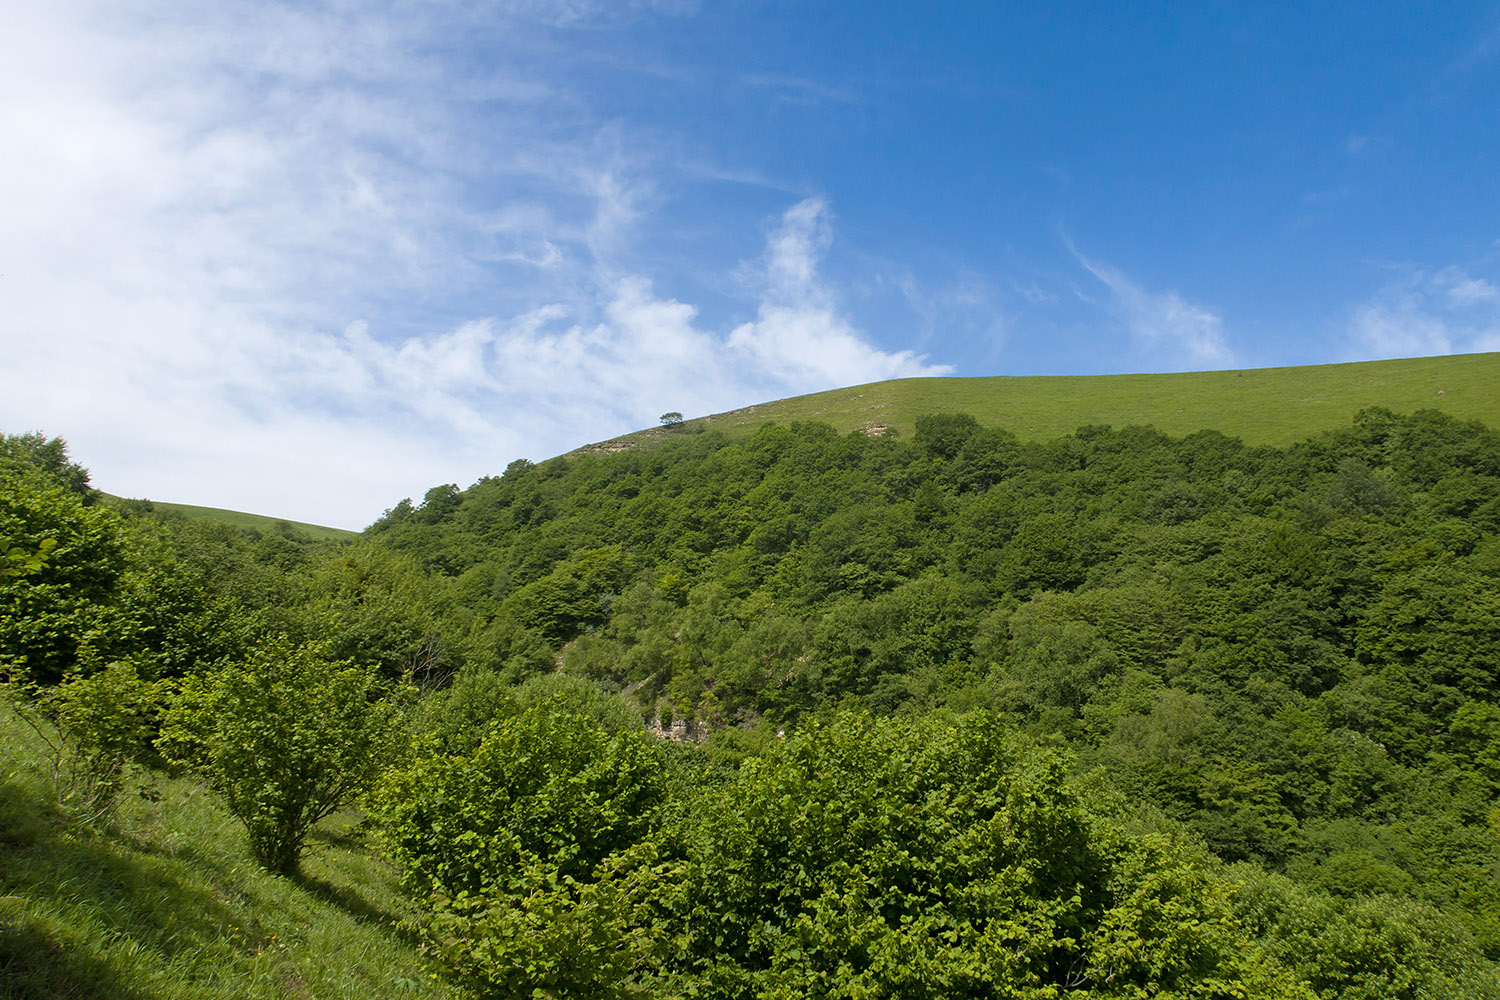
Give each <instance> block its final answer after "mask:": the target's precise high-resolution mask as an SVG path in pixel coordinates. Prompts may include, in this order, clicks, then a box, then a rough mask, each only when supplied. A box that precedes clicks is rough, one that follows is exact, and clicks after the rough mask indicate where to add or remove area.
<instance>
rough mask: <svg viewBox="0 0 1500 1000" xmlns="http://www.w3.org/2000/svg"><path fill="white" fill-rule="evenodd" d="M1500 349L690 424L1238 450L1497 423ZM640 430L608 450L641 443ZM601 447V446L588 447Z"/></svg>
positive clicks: (910, 396)
mask: <svg viewBox="0 0 1500 1000" xmlns="http://www.w3.org/2000/svg"><path fill="white" fill-rule="evenodd" d="M1497 390H1500V353H1491V354H1462V355H1450V356H1446V357H1437V358H1409V359H1403V360H1398V361H1361V362H1355V363H1352V364H1340V365H1309V366H1303V367H1297V368H1256V369H1248V370H1243V371H1222V372H1182V373H1174V374H1166V375H1070V376H1043V375H1038V376H1023V377H1009V376H997V377H992V378H907V379H894V380H892V381H889V382H873V383H870V384H869V385H858V386H853V387H850V388H847V389H832V390H829V391H828V392H818V393H813V394H811V395H808V396H794V397H792V398H790V399H782V400H777V401H775V402H769V403H759V404H756V405H755V406H747V407H745V408H743V409H739V410H731V411H729V412H727V413H718V414H714V415H712V416H707V417H703V418H701V419H698V420H694V421H693V423H694V424H695V425H700V426H702V427H705V428H711V429H713V430H719V431H723V432H725V433H727V434H730V435H738V434H749V433H751V432H753V431H754V430H755V429H757V428H759V427H761V426H763V425H764V424H767V423H783V424H784V423H790V422H791V421H794V420H815V421H821V422H823V423H827V424H831V425H832V426H833V427H834V428H835V429H837V430H839V431H840V432H844V433H847V432H849V431H853V430H859V429H870V430H874V429H878V428H880V427H892V428H895V429H896V430H897V431H898V432H900V433H901V434H907V435H909V434H911V433H912V430H913V429H914V426H915V421H916V418H917V417H919V416H922V415H924V414H928V413H968V414H971V415H972V416H974V417H975V418H976V419H978V421H979V422H980V423H981V424H984V425H985V426H987V427H1004V428H1005V429H1007V430H1009V431H1011V432H1012V433H1014V434H1015V435H1016V436H1017V437H1019V438H1021V439H1022V440H1023V441H1041V440H1046V439H1049V438H1054V437H1057V436H1059V435H1062V434H1068V433H1071V432H1072V431H1074V430H1076V429H1077V428H1078V427H1081V426H1084V425H1087V424H1107V425H1110V426H1114V427H1127V426H1132V425H1141V424H1150V425H1151V426H1153V427H1155V428H1156V429H1157V430H1159V431H1162V432H1164V433H1167V434H1171V435H1176V436H1180V435H1184V434H1191V433H1192V432H1194V431H1199V430H1216V431H1221V432H1223V433H1225V434H1228V435H1231V436H1233V437H1238V438H1240V439H1242V440H1243V441H1245V442H1246V443H1247V444H1269V445H1286V444H1290V443H1292V442H1293V441H1297V440H1300V439H1302V438H1305V437H1309V436H1311V435H1313V434H1317V433H1319V432H1320V431H1325V430H1329V429H1331V428H1334V427H1340V426H1343V425H1344V424H1346V423H1347V422H1348V420H1349V418H1350V417H1351V416H1353V415H1354V414H1355V413H1357V412H1358V411H1359V410H1361V409H1364V408H1365V407H1370V406H1383V407H1385V408H1386V409H1389V410H1394V411H1396V412H1398V413H1412V412H1414V411H1416V410H1421V409H1435V410H1441V411H1442V412H1444V413H1447V414H1450V415H1452V416H1454V417H1458V418H1460V419H1464V420H1480V421H1483V422H1485V423H1487V424H1491V425H1495V424H1500V391H1497ZM661 433H664V432H663V431H661V430H660V429H652V430H648V431H639V432H637V433H636V434H633V435H627V436H626V437H624V438H617V439H615V440H614V441H612V442H606V445H609V444H616V445H619V444H624V443H626V442H630V441H636V440H640V439H642V438H646V439H649V438H650V437H651V436H654V435H659V434H661ZM595 447H599V446H595Z"/></svg>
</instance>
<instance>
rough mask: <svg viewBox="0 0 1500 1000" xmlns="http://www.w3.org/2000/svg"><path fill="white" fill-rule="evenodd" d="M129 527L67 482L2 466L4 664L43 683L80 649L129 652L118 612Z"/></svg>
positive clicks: (0, 654) (0, 628)
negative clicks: (21, 668)
mask: <svg viewBox="0 0 1500 1000" xmlns="http://www.w3.org/2000/svg"><path fill="white" fill-rule="evenodd" d="M124 532H125V528H124V525H123V524H122V523H121V520H120V518H119V517H118V516H117V515H116V514H114V512H112V511H110V510H108V509H107V508H104V507H101V506H98V505H92V506H91V505H88V504H85V502H84V498H83V497H82V496H80V495H79V493H78V492H77V491H75V490H74V489H72V488H71V487H70V486H69V485H67V484H66V483H64V482H59V481H57V480H54V479H51V478H49V477H47V476H45V475H43V474H41V473H39V472H36V471H33V470H30V469H17V468H6V467H0V550H3V554H4V557H5V570H6V571H5V572H4V573H0V664H7V663H10V664H24V665H25V666H26V668H27V669H28V670H29V671H30V673H31V676H32V677H33V678H34V679H35V680H37V681H38V682H40V683H53V682H55V681H57V680H58V679H59V678H61V677H62V675H63V674H64V673H65V672H66V671H68V670H70V669H72V668H73V667H74V666H75V664H76V662H77V658H78V654H79V650H80V649H82V648H94V649H96V650H99V651H101V652H103V653H105V654H106V655H108V654H110V653H113V652H117V651H121V650H122V649H123V648H124V647H126V646H127V645H128V640H129V632H130V626H129V622H128V620H126V619H123V618H122V616H121V615H120V614H119V613H118V610H117V607H116V601H117V595H118V591H119V587H120V584H121V580H122V577H123V575H124V573H125V569H126V563H125V551H124Z"/></svg>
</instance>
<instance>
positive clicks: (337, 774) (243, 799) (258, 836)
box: [158, 640, 402, 874]
mask: <svg viewBox="0 0 1500 1000" xmlns="http://www.w3.org/2000/svg"><path fill="white" fill-rule="evenodd" d="M382 694H383V692H382V689H381V685H380V682H379V679H378V676H377V674H376V671H375V669H374V668H371V667H358V666H354V665H353V664H352V663H350V662H348V661H344V662H342V663H330V662H328V661H327V660H326V659H325V658H324V656H323V655H322V651H321V650H320V649H319V648H318V647H314V646H303V647H293V646H291V645H290V644H289V643H287V642H286V641H285V640H283V641H280V642H277V643H273V644H271V645H268V646H266V647H263V648H261V649H260V650H258V651H257V652H256V653H255V654H254V655H252V656H251V657H250V659H249V660H248V661H246V662H245V663H242V664H238V665H236V666H232V667H228V668H225V669H223V670H220V671H217V672H215V673H213V674H211V675H207V676H197V677H190V678H188V679H187V680H186V681H185V682H184V683H183V687H182V691H181V693H180V694H179V695H178V696H177V697H176V698H175V699H174V700H173V701H172V703H171V704H170V705H169V707H168V709H167V711H166V713H165V715H164V719H163V725H162V735H161V739H160V740H159V741H158V746H159V747H160V749H161V751H162V753H163V755H164V756H166V757H167V758H168V759H169V760H172V761H174V762H177V763H181V764H185V765H187V766H189V767H191V768H192V769H193V770H195V771H196V772H197V773H198V774H200V775H201V776H202V777H203V779H204V780H205V781H206V782H207V783H208V785H209V786H210V787H211V788H213V789H214V790H215V791H216V792H218V793H219V794H221V795H222V796H223V797H224V799H225V801H226V802H227V803H228V804H229V808H230V810H231V811H232V812H233V813H234V814H235V815H236V816H237V817H239V819H240V821H241V822H243V823H244V824H245V829H246V831H247V832H248V833H249V835H250V849H251V851H252V852H253V853H254V855H255V857H256V859H257V860H258V861H260V863H261V864H263V865H264V866H265V867H266V868H267V869H269V870H270V871H272V872H276V873H278V874H289V873H291V872H293V871H295V870H296V868H297V864H298V861H299V859H300V858H301V855H302V847H303V841H304V840H305V838H306V837H307V833H308V831H309V830H310V829H312V827H313V825H314V824H315V823H317V822H318V821H319V820H321V819H323V818H324V817H326V816H328V815H329V814H330V813H332V812H333V811H334V810H336V809H338V808H339V807H340V806H342V805H344V804H346V803H348V802H349V801H351V800H352V799H354V798H355V797H356V796H358V795H359V794H360V793H362V792H363V791H364V790H365V789H366V788H367V787H368V786H369V784H370V783H371V781H373V780H374V778H375V776H376V775H377V774H378V773H379V772H380V771H381V770H382V768H384V767H385V766H386V765H387V764H388V763H389V762H390V761H391V760H392V759H393V757H394V753H395V751H396V749H397V748H398V746H399V740H400V737H401V735H402V727H401V725H400V723H401V715H402V713H401V711H400V708H401V705H400V701H401V698H400V697H392V696H386V697H382Z"/></svg>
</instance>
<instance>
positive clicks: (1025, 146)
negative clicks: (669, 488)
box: [0, 0, 1500, 527]
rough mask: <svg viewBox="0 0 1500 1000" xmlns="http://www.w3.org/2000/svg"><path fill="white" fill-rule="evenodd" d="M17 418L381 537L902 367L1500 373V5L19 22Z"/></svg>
mask: <svg viewBox="0 0 1500 1000" xmlns="http://www.w3.org/2000/svg"><path fill="white" fill-rule="evenodd" d="M18 2H19V6H18V8H17V9H16V10H15V11H14V12H10V13H8V14H7V25H6V30H5V32H4V33H3V34H0V150H3V151H4V152H0V192H3V194H0V429H3V430H5V431H8V432H17V431H23V430H29V429H40V430H43V431H45V432H47V433H49V434H61V435H63V436H65V437H67V438H68V439H69V441H70V442H71V444H72V446H73V451H74V454H75V456H76V457H78V458H79V459H80V460H81V461H83V462H84V463H85V464H86V465H88V466H89V467H90V468H91V469H92V470H93V471H94V478H95V482H96V484H97V485H99V486H101V487H102V488H104V489H108V490H110V491H112V492H116V493H122V494H126V495H135V496H150V497H153V498H156V499H162V500H175V501H180V502H189V503H201V504H209V505H214V506H225V507H232V508H237V509H245V510H253V511H258V512H265V513H272V514H277V515H280V516H286V517H293V518H298V519H303V520H312V521H318V522H322V523H331V524H337V525H343V526H349V527H360V526H362V525H364V524H366V523H368V522H369V521H370V520H371V519H373V518H374V517H375V516H377V515H378V514H379V513H380V511H381V510H382V509H384V508H386V507H389V506H391V505H393V504H394V503H395V502H396V501H398V500H400V499H401V498H402V497H404V496H415V497H420V496H421V494H422V493H423V492H424V491H425V490H426V489H427V488H428V487H429V486H431V485H434V484H436V483H441V482H457V483H459V484H460V485H466V484H467V483H469V482H471V481H473V480H474V479H475V478H477V477H479V476H481V475H485V474H492V473H496V472H498V471H500V470H501V469H503V468H504V467H505V465H506V464H507V463H508V462H509V461H511V460H512V459H514V458H519V457H527V458H532V459H541V458H545V457H548V456H550V455H553V454H557V453H559V452H562V451H566V450H568V449H570V448H573V447H576V446H577V445H580V444H583V443H587V442H590V441H595V440H600V439H604V438H607V437H611V436H613V435H616V434H619V433H622V432H625V431H628V430H631V429H635V428H638V427H642V426H649V425H651V424H653V423H655V422H656V418H657V416H658V415H659V414H661V413H662V412H664V411H666V410H680V411H683V412H685V413H687V414H689V415H694V414H701V413H708V412H716V411H721V410H726V409H731V408H734V407H737V406H742V405H745V404H748V403H752V402H755V401H758V400H764V399H770V398H778V397H782V396H787V395H794V394H798V393H803V392H811V391H816V390H819V389H825V388H831V387H834V386H838V385H850V384H857V383H861V382H867V381H873V380H876V379H880V378H888V377H896V376H903V375H936V374H957V375H1006V374H1016V375H1023V374H1024V375H1034V374H1057V375H1064V374H1093V373H1110V372H1134V371H1180V370H1197V369H1206V368H1226V367H1235V368H1237V367H1261V366H1274V365H1294V364H1312V363H1322V362H1333V361H1347V360H1362V359H1372V358H1380V357H1400V356H1419V355H1429V354H1440V353H1453V352H1465V351H1481V350H1500V180H1497V178H1500V5H1496V4H1495V3H1475V4H1461V3H1445V4H1420V5H1419V4H1409V5H1402V4H1372V3H1363V4H1354V3H1347V4H1255V5H1249V4H1222V3H1192V4H1187V3H1183V4H1154V5H1149V6H1148V5H1130V6H1129V7H1127V6H1126V5H1102V4H1093V3H1089V4H1085V3H1064V2H1053V3H1046V4H1042V3H1035V4H1030V3H1028V4H1020V3H1011V4H1000V3H953V4H937V5H915V4H904V3H903V4H897V3H873V2H864V3H857V4H856V3H809V2H803V3H755V2H738V3H710V2H706V0H705V2H701V3H694V2H687V0H661V2H656V3H647V2H636V3H627V2H617V3H604V2H590V0H524V2H515V3H493V4H475V3H456V2H455V3H449V2H443V0H413V2H397V3H357V2H333V3H305V4H284V3H276V2H274V0H257V2H238V0H231V2H218V3H207V4H188V3H181V2H179V3H161V2H156V0H110V2H96V0H18Z"/></svg>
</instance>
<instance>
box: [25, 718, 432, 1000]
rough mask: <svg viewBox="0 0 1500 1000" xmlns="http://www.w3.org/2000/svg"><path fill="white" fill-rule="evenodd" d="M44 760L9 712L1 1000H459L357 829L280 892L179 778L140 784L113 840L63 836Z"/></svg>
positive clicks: (339, 832) (321, 844)
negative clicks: (431, 962) (422, 956)
mask: <svg viewBox="0 0 1500 1000" xmlns="http://www.w3.org/2000/svg"><path fill="white" fill-rule="evenodd" d="M44 751H45V746H44V745H43V744H42V742H41V740H40V739H39V738H38V737H37V734H36V733H34V732H32V731H31V730H30V729H28V727H26V726H25V725H24V724H22V723H21V721H20V720H19V719H18V718H17V717H16V715H15V713H14V711H13V709H12V708H11V706H10V704H9V702H8V701H5V700H4V699H0V998H3V1000H22V998H25V1000H32V998H38V1000H40V998H44V997H45V998H53V997H77V998H94V997H98V998H106V997H107V998H118V1000H147V998H161V1000H181V998H204V1000H217V998H221V997H222V998H225V1000H229V998H245V997H250V998H293V997H295V998H349V1000H355V998H391V997H432V998H437V997H451V996H453V994H452V993H451V992H450V991H449V990H448V989H447V988H446V987H445V986H443V985H442V984H441V983H438V982H436V981H435V980H433V979H432V978H431V977H430V976H429V975H428V974H426V973H425V972H424V971H423V970H422V969H421V967H420V964H419V961H418V956H417V953H416V949H415V947H414V945H413V943H412V941H411V940H410V938H409V936H408V935H407V933H406V932H405V931H404V930H403V928H402V921H404V920H405V919H407V918H408V917H409V916H410V913H409V911H408V910H407V909H406V908H405V902H404V900H403V897H402V896H401V895H400V893H399V891H398V889H397V885H396V879H395V873H394V872H392V871H391V870H390V868H389V867H388V866H387V865H386V864H385V863H384V862H383V861H382V860H381V859H379V858H378V857H376V856H374V855H373V854H372V853H371V852H369V851H368V850H367V849H366V848H365V847H364V845H363V842H362V838H361V837H360V836H359V832H358V828H357V826H355V821H356V819H357V817H356V816H354V815H353V814H348V813H346V814H342V815H339V816H335V817H331V818H330V819H329V820H328V821H326V822H325V823H324V824H322V825H321V826H320V827H319V828H318V829H317V830H316V831H315V832H314V835H313V838H312V842H311V843H312V848H311V850H310V851H309V852H308V855H307V856H306V859H305V861H304V864H303V868H302V874H301V875H300V876H299V877H297V878H278V877H275V876H272V875H269V874H267V873H266V872H265V871H263V870H261V869H260V868H258V867H257V866H256V865H255V863H254V862H253V861H252V860H251V859H250V855H249V851H248V847H247V844H246V839H245V834H244V830H243V828H241V827H240V825H239V823H238V822H237V821H236V820H235V819H234V818H233V817H232V816H230V815H229V813H228V812H227V811H226V810H225V809H224V808H223V806H222V805H221V804H220V803H219V802H218V801H217V800H216V799H215V798H214V797H213V796H212V795H211V794H210V793H209V792H207V791H206V790H204V789H203V788H202V787H201V786H199V785H197V784H195V783H194V782H191V781H188V780H185V779H176V778H168V777H166V776H163V775H159V774H153V775H146V776H144V777H143V778H142V779H140V780H138V781H137V784H136V787H135V788H133V789H132V791H131V793H130V794H129V795H128V797H127V799H126V801H125V802H124V803H123V804H122V805H121V807H120V810H119V814H118V816H117V818H116V819H115V822H114V825H113V827H111V828H110V829H108V830H106V831H104V832H91V831H89V830H87V829H85V828H83V827H79V826H76V825H74V824H72V823H70V822H69V820H68V818H67V817H66V816H64V815H63V814H62V812H61V811H60V810H59V808H58V806H57V804H56V802H55V799H54V798H53V796H52V795H51V792H50V789H49V788H48V784H47V780H46V777H45V767H44V765H43V754H44Z"/></svg>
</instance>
